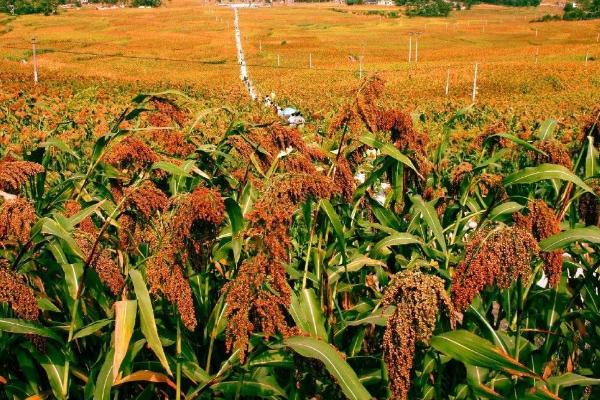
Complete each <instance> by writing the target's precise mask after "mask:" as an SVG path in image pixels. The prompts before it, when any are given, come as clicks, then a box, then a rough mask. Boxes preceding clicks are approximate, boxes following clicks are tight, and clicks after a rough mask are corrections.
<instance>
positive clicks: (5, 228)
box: [0, 197, 37, 245]
mask: <svg viewBox="0 0 600 400" xmlns="http://www.w3.org/2000/svg"><path fill="white" fill-rule="evenodd" d="M36 220H37V216H36V214H35V210H34V209H33V206H32V205H31V203H30V202H29V201H28V200H27V199H25V198H23V197H17V198H16V199H13V200H6V201H5V202H4V203H3V204H2V205H0V245H3V244H6V242H9V241H15V242H17V243H20V244H24V243H26V242H27V241H29V238H30V235H31V227H32V226H33V224H34V223H35V221H36Z"/></svg>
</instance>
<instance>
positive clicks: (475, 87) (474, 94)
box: [471, 63, 478, 103]
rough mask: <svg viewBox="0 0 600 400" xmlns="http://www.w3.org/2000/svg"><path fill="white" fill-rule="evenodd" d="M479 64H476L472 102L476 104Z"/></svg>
mask: <svg viewBox="0 0 600 400" xmlns="http://www.w3.org/2000/svg"><path fill="white" fill-rule="evenodd" d="M477 67H478V65H477V63H475V75H474V76H473V94H472V96H471V101H472V102H473V103H475V96H476V95H477Z"/></svg>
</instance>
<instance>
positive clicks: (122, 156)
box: [104, 136, 159, 173]
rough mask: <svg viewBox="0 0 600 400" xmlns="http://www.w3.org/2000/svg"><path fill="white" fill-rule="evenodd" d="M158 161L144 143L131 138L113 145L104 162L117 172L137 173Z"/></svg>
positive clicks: (155, 155)
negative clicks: (117, 170)
mask: <svg viewBox="0 0 600 400" xmlns="http://www.w3.org/2000/svg"><path fill="white" fill-rule="evenodd" d="M158 160H159V157H158V155H157V154H156V153H155V152H154V150H152V149H151V148H150V147H149V146H148V145H147V144H146V143H144V142H142V141H141V140H139V139H136V138H134V137H132V136H128V137H126V138H125V139H123V140H121V141H119V142H117V143H115V144H113V145H112V146H111V148H110V149H109V150H108V151H107V153H106V154H105V156H104V161H105V162H106V163H107V164H110V165H112V166H113V167H115V168H118V169H119V170H127V171H130V172H132V173H139V172H141V171H143V170H146V169H147V168H148V167H150V166H151V165H152V164H153V163H155V162H157V161H158Z"/></svg>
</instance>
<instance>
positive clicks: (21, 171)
mask: <svg viewBox="0 0 600 400" xmlns="http://www.w3.org/2000/svg"><path fill="white" fill-rule="evenodd" d="M42 172H44V167H42V166H41V165H40V164H38V163H34V162H30V161H0V190H2V191H5V192H11V193H16V192H18V191H19V189H20V187H21V186H22V185H23V184H24V183H25V182H27V180H28V179H29V178H30V177H32V176H35V175H37V174H41V173H42Z"/></svg>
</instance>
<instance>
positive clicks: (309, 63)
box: [308, 53, 312, 69]
mask: <svg viewBox="0 0 600 400" xmlns="http://www.w3.org/2000/svg"><path fill="white" fill-rule="evenodd" d="M308 67H309V68H310V69H312V53H308Z"/></svg>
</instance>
